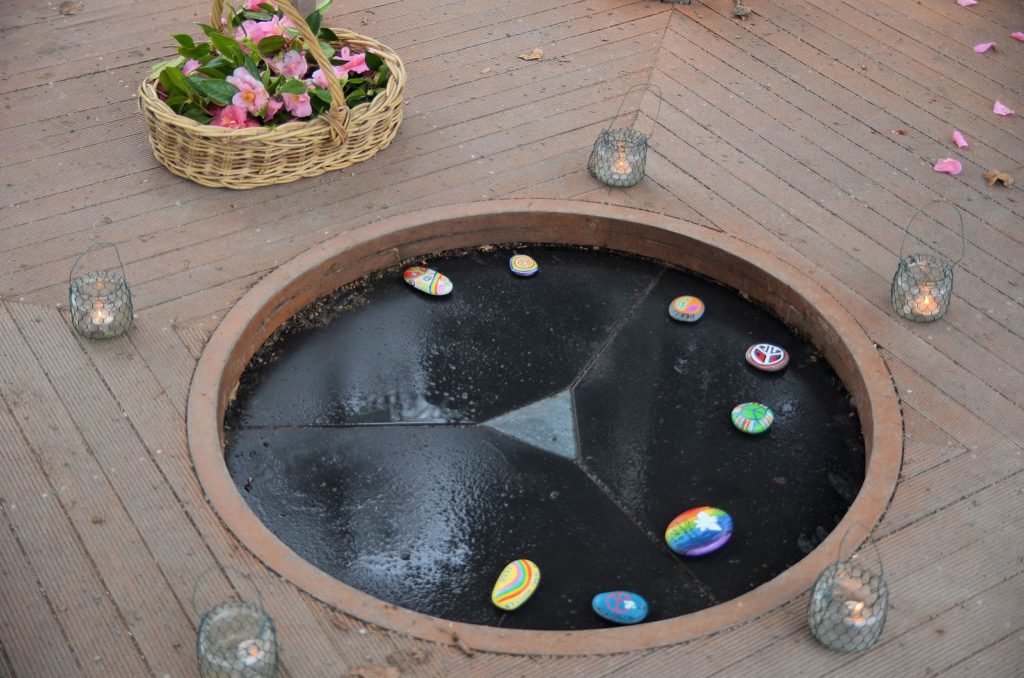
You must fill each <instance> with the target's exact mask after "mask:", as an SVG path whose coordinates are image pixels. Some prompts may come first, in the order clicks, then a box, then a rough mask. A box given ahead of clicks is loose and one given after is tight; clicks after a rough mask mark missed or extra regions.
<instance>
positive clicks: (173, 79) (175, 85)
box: [160, 68, 192, 97]
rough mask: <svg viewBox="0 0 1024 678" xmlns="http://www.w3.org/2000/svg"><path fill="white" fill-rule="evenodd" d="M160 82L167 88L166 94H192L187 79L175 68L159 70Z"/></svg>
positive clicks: (188, 95) (187, 95)
mask: <svg viewBox="0 0 1024 678" xmlns="http://www.w3.org/2000/svg"><path fill="white" fill-rule="evenodd" d="M160 84H161V85H163V86H164V89H165V90H167V94H168V95H173V94H175V93H178V94H184V95H185V96H186V97H190V96H191V95H192V88H191V87H189V84H188V80H186V79H185V76H184V75H182V74H181V71H179V70H178V69H177V68H165V69H164V70H162V71H160Z"/></svg>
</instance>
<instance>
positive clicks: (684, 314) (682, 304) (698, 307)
mask: <svg viewBox="0 0 1024 678" xmlns="http://www.w3.org/2000/svg"><path fill="white" fill-rule="evenodd" d="M668 314H669V315H670V316H671V317H672V319H673V320H679V321H681V322H684V323H695V322H697V321H698V320H700V317H701V316H702V315H704V302H703V301H701V300H700V299H698V298H697V297H691V296H690V295H685V296H682V297H676V298H675V299H673V300H672V303H671V304H669V305H668Z"/></svg>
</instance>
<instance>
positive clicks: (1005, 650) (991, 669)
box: [935, 629, 1024, 678]
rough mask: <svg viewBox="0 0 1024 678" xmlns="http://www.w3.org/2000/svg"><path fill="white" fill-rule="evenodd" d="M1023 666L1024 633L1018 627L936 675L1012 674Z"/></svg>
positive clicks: (950, 677)
mask: <svg viewBox="0 0 1024 678" xmlns="http://www.w3.org/2000/svg"><path fill="white" fill-rule="evenodd" d="M1021 666H1024V633H1022V632H1021V630H1020V629H1017V630H1016V631H1014V632H1012V633H1010V634H1008V635H1007V636H1006V637H1005V638H1003V639H1002V640H999V641H996V642H995V643H993V644H991V645H989V646H988V647H985V648H982V649H981V650H978V651H977V652H976V653H975V654H973V655H971V656H970V657H966V658H964V659H961V660H960V661H959V662H957V663H955V664H952V665H951V666H950V667H949V668H947V669H944V670H943V671H941V672H939V673H937V674H935V675H937V676H946V677H947V678H977V676H1012V675H1013V674H1014V672H1015V671H1019V670H1020V667H1021Z"/></svg>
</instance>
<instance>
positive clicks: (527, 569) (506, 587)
mask: <svg viewBox="0 0 1024 678" xmlns="http://www.w3.org/2000/svg"><path fill="white" fill-rule="evenodd" d="M539 584H540V568H539V567H537V564H536V563H535V562H533V561H532V560H526V559H525V558H524V559H520V560H513V561H512V562H511V563H509V564H508V565H506V566H505V569H504V570H502V571H501V574H500V575H498V581H497V582H495V584H494V590H492V591H491V602H492V603H494V604H495V605H496V606H497V607H500V608H501V609H502V610H506V611H508V612H511V611H512V610H515V609H517V608H519V607H520V606H522V604H523V603H525V602H526V601H527V600H529V599H530V596H532V595H533V592H534V591H536V590H537V586H538V585H539Z"/></svg>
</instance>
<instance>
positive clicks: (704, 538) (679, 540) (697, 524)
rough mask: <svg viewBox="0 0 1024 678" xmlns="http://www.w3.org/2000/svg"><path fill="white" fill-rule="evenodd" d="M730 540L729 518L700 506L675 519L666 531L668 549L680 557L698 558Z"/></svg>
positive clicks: (709, 507)
mask: <svg viewBox="0 0 1024 678" xmlns="http://www.w3.org/2000/svg"><path fill="white" fill-rule="evenodd" d="M731 536H732V516H730V515H729V514H728V513H726V512H725V511H723V510H722V509H718V508H714V507H712V506H699V507H697V508H692V509H690V510H689V511H684V512H683V513H680V514H679V515H678V516H676V517H675V518H674V519H673V520H672V522H671V523H669V524H668V528H667V529H666V530H665V542H666V543H667V544H668V547H669V548H670V549H672V550H673V551H675V552H676V553H678V554H680V555H683V556H701V555H704V554H705V553H711V552H712V551H715V550H717V549H719V548H721V547H722V546H723V545H724V544H725V542H727V541H729V537H731Z"/></svg>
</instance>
